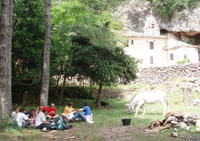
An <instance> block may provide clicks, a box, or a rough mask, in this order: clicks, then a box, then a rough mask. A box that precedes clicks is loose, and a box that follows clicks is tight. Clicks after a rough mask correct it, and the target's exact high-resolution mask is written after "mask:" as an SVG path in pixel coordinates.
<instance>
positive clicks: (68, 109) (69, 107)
mask: <svg viewBox="0 0 200 141" xmlns="http://www.w3.org/2000/svg"><path fill="white" fill-rule="evenodd" d="M72 106H73V103H67V106H65V109H64V113H63V115H65V117H66V118H67V120H70V119H71V118H72V117H73V116H74V108H73V107H72Z"/></svg>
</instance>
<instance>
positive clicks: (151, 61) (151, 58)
mask: <svg viewBox="0 0 200 141" xmlns="http://www.w3.org/2000/svg"><path fill="white" fill-rule="evenodd" d="M150 64H153V56H150Z"/></svg>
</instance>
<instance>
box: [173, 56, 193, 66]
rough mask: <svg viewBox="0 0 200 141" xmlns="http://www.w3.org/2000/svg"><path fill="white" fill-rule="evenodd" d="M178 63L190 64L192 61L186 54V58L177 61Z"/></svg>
mask: <svg viewBox="0 0 200 141" xmlns="http://www.w3.org/2000/svg"><path fill="white" fill-rule="evenodd" d="M176 63H177V64H188V63H190V59H189V58H188V57H187V56H186V55H184V59H183V60H180V61H177V62H176Z"/></svg>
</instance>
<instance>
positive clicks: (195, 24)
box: [115, 0, 200, 40]
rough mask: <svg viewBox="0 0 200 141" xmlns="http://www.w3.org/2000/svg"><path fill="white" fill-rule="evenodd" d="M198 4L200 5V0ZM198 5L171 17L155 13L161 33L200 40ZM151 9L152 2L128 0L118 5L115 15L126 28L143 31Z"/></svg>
mask: <svg viewBox="0 0 200 141" xmlns="http://www.w3.org/2000/svg"><path fill="white" fill-rule="evenodd" d="M197 4H198V5H200V1H199V2H198V3H197ZM198 5H197V6H196V8H193V9H192V8H187V9H183V10H182V11H178V12H175V13H174V14H173V15H172V17H171V18H170V19H166V18H163V17H161V16H160V15H158V14H156V13H155V18H156V20H157V22H158V24H159V27H160V29H161V33H166V32H170V33H173V34H174V35H176V36H177V37H179V38H180V39H182V38H183V39H185V38H195V39H199V40H200V6H198ZM150 10H153V6H152V4H151V3H150V2H147V1H144V0H127V1H126V2H124V3H123V4H122V5H121V6H119V7H118V9H117V11H116V12H115V16H116V17H117V18H121V19H122V21H123V22H124V27H125V29H127V30H129V31H136V32H142V30H143V27H144V22H145V19H146V15H147V14H148V13H149V11H150Z"/></svg>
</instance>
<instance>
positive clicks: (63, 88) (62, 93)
mask: <svg viewBox="0 0 200 141" xmlns="http://www.w3.org/2000/svg"><path fill="white" fill-rule="evenodd" d="M66 78H67V75H66V72H64V79H63V85H62V88H61V92H60V101H59V104H61V103H62V102H63V95H64V90H65V82H66Z"/></svg>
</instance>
